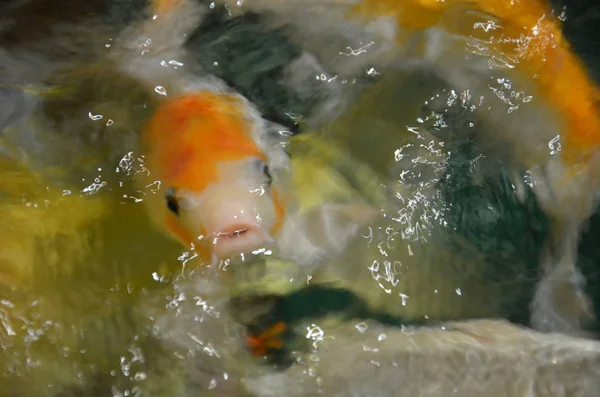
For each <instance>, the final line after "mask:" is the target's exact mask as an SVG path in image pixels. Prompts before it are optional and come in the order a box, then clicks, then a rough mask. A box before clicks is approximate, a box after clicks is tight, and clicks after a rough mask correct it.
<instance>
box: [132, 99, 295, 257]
mask: <svg viewBox="0 0 600 397" xmlns="http://www.w3.org/2000/svg"><path fill="white" fill-rule="evenodd" d="M246 106H247V105H246V104H245V102H244V100H243V99H242V98H241V97H239V96H236V95H235V94H226V93H214V92H210V91H201V92H197V93H191V94H184V95H182V96H179V97H175V98H173V99H170V100H168V101H166V102H164V103H163V104H162V105H161V106H160V107H159V109H158V110H157V111H156V113H155V114H154V116H153V117H152V119H151V120H150V121H149V122H148V124H147V126H146V128H145V129H144V131H143V132H142V135H141V142H142V144H143V153H144V156H145V166H146V168H147V169H148V170H149V175H148V176H146V177H145V181H146V182H150V183H157V182H155V181H158V184H159V186H160V188H159V189H158V190H157V191H156V192H155V194H150V195H148V197H147V198H146V199H145V200H144V202H145V203H146V205H147V206H148V207H149V208H148V209H149V211H148V213H149V214H150V216H151V217H152V219H153V220H154V221H155V223H156V224H157V225H159V227H161V228H166V229H167V232H168V233H169V234H171V235H172V236H174V237H175V238H176V239H177V240H179V241H180V242H181V243H182V244H185V245H186V246H189V245H190V244H194V247H195V250H196V251H197V252H198V253H199V255H200V256H201V257H202V259H203V260H204V261H208V262H211V261H212V260H213V259H214V258H217V259H225V258H227V257H229V256H231V255H233V254H238V253H248V252H250V251H252V250H255V249H258V248H261V247H264V246H265V244H268V243H269V242H270V241H272V239H273V236H274V235H275V234H276V233H277V231H278V230H279V228H280V227H281V225H282V222H283V219H284V216H285V207H284V203H283V201H282V199H281V198H280V195H279V193H278V190H277V188H276V187H274V186H273V185H272V181H273V180H272V178H273V176H272V175H271V172H270V168H269V164H268V158H267V156H266V154H265V152H264V151H263V150H261V148H260V147H259V146H258V145H257V141H256V139H255V137H253V136H252V134H251V131H252V129H253V127H254V126H253V124H252V123H253V120H252V119H251V118H250V116H249V114H248V113H247V112H245V109H247V108H245V107H246ZM153 181H154V182H153Z"/></svg>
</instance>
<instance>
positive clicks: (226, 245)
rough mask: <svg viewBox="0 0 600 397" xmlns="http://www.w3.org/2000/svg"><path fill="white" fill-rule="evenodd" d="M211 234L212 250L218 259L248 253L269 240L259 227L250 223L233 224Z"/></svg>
mask: <svg viewBox="0 0 600 397" xmlns="http://www.w3.org/2000/svg"><path fill="white" fill-rule="evenodd" d="M213 236H214V237H213V250H214V253H215V255H216V256H217V257H218V258H219V259H224V258H229V257H231V256H236V255H239V254H248V253H250V252H252V251H254V250H256V249H259V248H261V247H264V246H265V245H266V244H267V243H268V241H269V238H268V236H267V235H266V234H265V233H264V231H263V230H262V229H261V228H260V227H254V226H252V225H234V226H232V227H228V228H227V229H224V230H223V229H222V230H221V231H220V232H218V233H214V234H213Z"/></svg>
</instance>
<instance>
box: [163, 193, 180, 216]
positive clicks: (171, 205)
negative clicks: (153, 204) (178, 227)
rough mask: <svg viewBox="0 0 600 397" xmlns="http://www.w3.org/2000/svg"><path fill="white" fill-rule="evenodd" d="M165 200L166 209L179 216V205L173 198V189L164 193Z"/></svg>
mask: <svg viewBox="0 0 600 397" xmlns="http://www.w3.org/2000/svg"><path fill="white" fill-rule="evenodd" d="M165 199H166V200H167V208H168V209H169V211H171V212H172V213H174V214H175V215H178V216H179V203H178V202H177V198H176V197H175V189H173V188H171V189H169V190H167V191H166V192H165Z"/></svg>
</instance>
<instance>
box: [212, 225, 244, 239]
mask: <svg viewBox="0 0 600 397" xmlns="http://www.w3.org/2000/svg"><path fill="white" fill-rule="evenodd" d="M249 230H250V229H249V228H247V227H239V228H232V229H230V230H228V231H224V232H219V233H217V234H216V235H215V237H216V238H217V239H221V238H232V237H239V236H241V235H243V234H245V233H247V232H248V231H249Z"/></svg>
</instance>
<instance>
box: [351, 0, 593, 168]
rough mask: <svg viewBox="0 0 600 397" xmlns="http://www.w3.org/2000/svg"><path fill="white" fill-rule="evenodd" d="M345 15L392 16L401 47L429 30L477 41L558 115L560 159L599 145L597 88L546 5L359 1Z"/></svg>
mask: <svg viewBox="0 0 600 397" xmlns="http://www.w3.org/2000/svg"><path fill="white" fill-rule="evenodd" d="M455 11H456V13H457V14H458V13H463V15H464V16H463V19H462V20H461V19H459V20H458V21H457V22H456V23H452V22H451V21H452V16H451V13H452V12H455ZM478 13H479V15H478ZM469 14H470V20H469ZM350 16H351V18H371V19H372V18H374V17H381V16H389V17H392V18H394V19H395V20H396V22H397V25H398V26H399V27H400V30H399V32H400V33H399V34H398V35H397V40H398V42H399V44H400V45H406V44H407V40H408V38H409V37H410V36H411V35H414V34H415V33H417V32H419V31H423V30H426V29H429V28H433V27H441V28H443V29H444V30H445V31H446V32H447V33H450V34H457V35H462V36H465V37H468V38H470V39H474V40H477V41H478V42H479V43H480V44H481V46H483V47H488V50H487V55H488V57H490V58H492V57H500V58H502V59H504V60H505V61H507V62H508V63H510V64H512V66H508V67H507V68H508V69H510V68H516V72H517V73H518V74H520V75H522V76H524V77H526V78H528V79H530V82H531V83H532V84H533V86H534V87H535V89H536V91H537V94H538V96H540V97H541V98H543V99H544V100H545V101H546V102H548V103H549V104H550V106H551V107H552V108H553V109H555V110H556V111H557V112H558V113H559V115H560V118H561V119H562V120H563V121H564V123H565V129H564V131H563V133H564V141H563V144H564V150H563V152H562V156H563V158H564V159H565V161H566V162H568V163H569V164H571V165H573V164H575V163H577V162H579V161H582V160H583V161H585V160H586V159H588V158H589V156H590V155H592V154H593V153H594V152H595V151H597V150H598V148H599V147H600V117H599V113H598V110H599V109H598V104H597V101H598V87H597V86H596V85H595V84H594V83H593V82H592V81H591V79H590V77H589V75H588V73H587V71H586V69H585V66H584V65H583V63H582V61H581V60H580V59H579V58H578V57H577V55H576V54H574V53H573V52H571V49H570V45H569V43H568V42H567V40H566V39H565V38H564V37H563V35H562V32H561V27H560V25H559V23H560V22H559V21H558V18H556V17H554V16H553V15H552V13H551V7H550V4H549V2H547V1H545V0H474V1H468V2H467V1H462V0H450V1H438V0H410V1H396V0H361V1H360V2H359V3H358V4H357V5H356V6H355V7H354V8H353V9H352V11H351V14H350ZM466 48H467V46H465V49H466ZM465 55H468V53H467V52H466V51H465ZM490 70H491V67H490Z"/></svg>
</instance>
